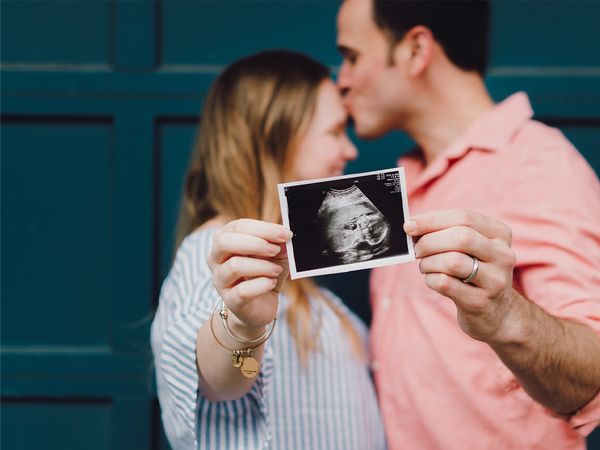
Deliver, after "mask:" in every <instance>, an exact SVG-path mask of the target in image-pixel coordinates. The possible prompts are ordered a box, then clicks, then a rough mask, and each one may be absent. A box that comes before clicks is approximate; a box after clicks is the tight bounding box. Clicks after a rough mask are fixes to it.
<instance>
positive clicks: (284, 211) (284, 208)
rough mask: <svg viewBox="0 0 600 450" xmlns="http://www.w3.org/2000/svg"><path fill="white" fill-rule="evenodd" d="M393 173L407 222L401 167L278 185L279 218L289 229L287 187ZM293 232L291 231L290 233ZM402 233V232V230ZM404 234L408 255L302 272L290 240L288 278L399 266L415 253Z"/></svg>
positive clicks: (409, 238)
mask: <svg viewBox="0 0 600 450" xmlns="http://www.w3.org/2000/svg"><path fill="white" fill-rule="evenodd" d="M393 172H397V173H399V175H400V190H401V196H402V212H403V216H404V220H405V221H407V220H408V219H409V218H410V215H409V212H408V196H407V194H406V179H405V175H404V168H403V167H395V168H393V169H384V170H375V171H371V172H362V173H353V174H349V175H341V176H339V177H330V178H318V179H314V180H305V181H294V182H290V183H280V184H278V185H277V192H278V194H279V204H280V207H281V217H282V219H283V225H284V226H285V227H287V228H288V229H290V219H289V208H288V202H287V197H286V195H285V188H287V187H293V186H300V185H307V184H315V183H323V182H328V181H337V180H343V179H347V178H359V177H364V176H371V175H378V174H385V173H393ZM402 225H403V224H397V226H399V227H402ZM293 231H294V230H292V232H293ZM402 233H404V230H402ZM404 234H405V235H406V245H407V248H408V253H404V254H401V255H394V256H389V257H386V258H378V259H371V260H368V261H362V262H356V263H348V264H340V265H335V266H327V267H323V268H321V269H311V270H304V271H298V270H296V260H295V257H294V245H293V242H292V239H290V240H289V241H287V243H286V249H287V254H288V260H289V266H290V278H291V279H292V280H295V279H298V278H304V277H313V276H319V275H329V274H333V273H343V272H350V271H354V270H363V269H371V268H373V267H383V266H389V265H392V264H400V263H405V262H411V261H414V260H415V251H414V247H413V241H412V238H411V237H410V236H409V235H407V234H406V233H404Z"/></svg>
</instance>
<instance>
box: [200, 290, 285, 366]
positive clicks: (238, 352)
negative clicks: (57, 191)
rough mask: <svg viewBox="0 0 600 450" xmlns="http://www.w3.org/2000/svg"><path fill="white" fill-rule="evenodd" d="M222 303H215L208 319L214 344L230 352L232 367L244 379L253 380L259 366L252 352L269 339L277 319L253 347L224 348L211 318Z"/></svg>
mask: <svg viewBox="0 0 600 450" xmlns="http://www.w3.org/2000/svg"><path fill="white" fill-rule="evenodd" d="M222 302H223V300H221V301H220V302H219V303H217V306H215V309H214V311H213V313H212V315H211V316H210V319H209V320H210V331H211V333H212V336H213V338H214V340H215V342H216V343H217V344H219V346H221V347H223V348H224V349H225V350H227V351H228V352H231V364H232V365H233V367H238V368H239V369H240V371H241V372H242V375H244V376H245V377H246V378H254V377H255V376H256V375H257V374H258V372H259V370H260V364H259V362H258V361H257V360H256V359H255V358H253V357H252V350H254V349H255V348H258V347H260V346H261V345H263V344H264V343H265V342H266V341H267V339H269V337H271V334H272V333H273V329H274V328H275V320H276V319H277V317H275V318H274V319H273V322H271V325H270V326H269V328H268V329H267V331H266V332H265V333H263V335H262V336H261V338H262V340H261V342H259V343H258V344H256V345H255V346H254V347H247V348H244V349H231V348H227V347H226V346H225V344H223V343H222V342H221V341H220V340H219V338H218V337H217V334H216V333H215V327H214V324H213V318H214V316H215V313H216V312H217V309H218V308H219V305H220V304H221V303H222ZM232 337H233V336H232ZM263 337H264V338H263ZM246 344H248V342H246Z"/></svg>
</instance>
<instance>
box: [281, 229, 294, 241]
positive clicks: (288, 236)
mask: <svg viewBox="0 0 600 450" xmlns="http://www.w3.org/2000/svg"><path fill="white" fill-rule="evenodd" d="M293 235H294V233H292V232H291V231H290V230H288V229H287V228H284V229H282V230H279V232H278V233H277V236H279V238H281V239H283V240H285V241H287V240H288V239H291V238H292V236H293Z"/></svg>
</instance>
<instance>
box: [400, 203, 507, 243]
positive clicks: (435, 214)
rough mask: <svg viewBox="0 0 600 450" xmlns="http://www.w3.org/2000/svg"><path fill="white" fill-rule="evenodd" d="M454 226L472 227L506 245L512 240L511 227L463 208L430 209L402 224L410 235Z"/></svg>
mask: <svg viewBox="0 0 600 450" xmlns="http://www.w3.org/2000/svg"><path fill="white" fill-rule="evenodd" d="M456 226H464V227H468V228H472V229H474V230H475V231H477V232H478V233H480V234H481V235H483V236H485V237H487V238H490V239H501V240H502V241H504V242H505V243H507V244H508V245H510V243H511V240H512V231H511V229H510V228H509V227H508V226H507V225H505V224H504V223H502V222H501V221H499V220H497V219H494V218H492V217H487V216H484V215H483V214H479V213H477V212H474V211H468V210H464V209H447V210H441V211H431V212H427V213H423V214H419V215H417V216H413V217H411V219H410V220H408V221H406V223H405V224H404V231H406V233H408V234H410V235H411V236H421V235H423V234H427V233H431V232H434V231H439V230H443V229H446V228H451V227H456Z"/></svg>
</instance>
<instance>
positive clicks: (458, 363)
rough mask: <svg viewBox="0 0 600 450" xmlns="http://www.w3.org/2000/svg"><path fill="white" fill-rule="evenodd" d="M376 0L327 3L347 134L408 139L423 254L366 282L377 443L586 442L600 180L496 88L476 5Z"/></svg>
mask: <svg viewBox="0 0 600 450" xmlns="http://www.w3.org/2000/svg"><path fill="white" fill-rule="evenodd" d="M372 2H373V0H346V1H344V2H343V3H342V5H341V7H340V10H339V13H338V23H337V25H338V47H339V49H340V51H341V53H342V55H343V58H344V60H343V64H342V66H341V68H340V72H339V75H338V83H339V87H340V89H341V90H342V92H343V93H344V94H345V104H346V107H347V109H348V111H349V112H350V114H351V116H352V118H353V119H354V123H355V129H356V133H357V134H358V135H359V136H360V137H363V138H374V137H378V136H381V135H383V134H385V133H387V132H388V131H390V130H394V129H400V130H404V131H406V132H407V133H408V134H409V135H410V136H411V137H412V138H413V139H414V140H415V141H416V143H417V145H418V149H417V150H416V151H415V152H413V153H412V154H409V155H408V156H406V157H404V158H402V159H401V160H400V165H402V166H404V167H405V169H406V174H407V182H408V195H409V202H410V207H411V212H412V213H413V217H412V220H410V221H408V222H407V223H406V224H405V225H404V227H405V230H406V232H407V233H409V234H410V235H412V236H414V237H415V238H418V241H417V243H416V245H415V253H416V256H417V258H418V259H419V260H420V261H419V263H418V264H405V265H399V266H390V267H386V268H378V269H375V270H374V271H373V274H372V279H371V294H372V304H373V324H372V350H373V356H374V371H375V378H376V381H377V385H378V389H379V394H380V401H381V407H382V410H383V415H384V420H385V425H386V431H387V433H388V439H389V445H390V448H391V449H396V448H410V449H461V450H462V449H497V448H544V449H550V448H557V449H558V448H560V449H580V448H584V447H585V438H584V436H585V435H586V434H588V433H589V432H590V431H591V430H592V429H593V428H594V427H595V426H596V425H597V424H598V423H599V422H600V395H598V391H599V389H600V338H599V334H600V183H598V179H597V177H596V175H595V174H594V172H593V170H592V169H591V168H590V167H589V166H588V165H587V163H586V162H585V161H584V160H583V158H582V157H581V156H580V155H579V154H578V153H577V151H576V150H575V149H574V148H573V147H572V145H571V144H570V143H569V142H568V141H567V140H566V139H565V138H564V137H563V136H562V134H561V133H560V132H559V131H557V130H554V129H551V128H549V127H546V126H544V125H542V124H540V123H537V122H534V121H532V120H531V117H532V111H531V108H530V105H529V102H528V99H527V97H526V95H525V94H523V93H518V94H515V95H513V96H511V97H509V98H508V99H507V100H505V101H504V102H502V103H500V104H498V105H495V104H494V102H493V101H492V99H491V97H490V95H489V93H488V92H487V90H486V87H485V85H484V81H483V76H484V72H485V66H486V56H487V55H486V52H487V49H486V47H487V31H488V24H489V5H488V3H486V2H439V1H438V2H435V1H434V2H422V1H421V2H409V1H402V2H390V1H386V2H379V1H375V2H374V3H372ZM448 208H460V209H448ZM432 211H434V212H432ZM475 211H476V212H475ZM415 213H416V215H414V214H415ZM419 272H420V273H419ZM421 274H424V276H423V275H421ZM448 298H449V299H451V300H452V301H449V300H448ZM457 322H458V323H457Z"/></svg>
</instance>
